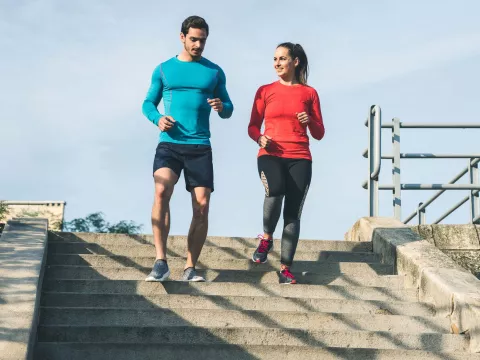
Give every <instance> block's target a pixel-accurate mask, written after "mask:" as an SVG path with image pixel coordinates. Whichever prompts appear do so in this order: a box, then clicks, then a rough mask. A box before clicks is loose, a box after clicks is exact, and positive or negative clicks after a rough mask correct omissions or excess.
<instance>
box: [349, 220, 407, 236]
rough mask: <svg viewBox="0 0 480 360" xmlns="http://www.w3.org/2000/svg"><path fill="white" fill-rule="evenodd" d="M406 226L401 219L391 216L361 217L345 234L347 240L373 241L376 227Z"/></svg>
mask: <svg viewBox="0 0 480 360" xmlns="http://www.w3.org/2000/svg"><path fill="white" fill-rule="evenodd" d="M399 227H406V225H405V224H403V223H402V222H401V221H398V220H395V219H394V218H389V217H380V216H378V217H363V218H360V219H359V220H358V221H357V222H356V223H355V224H354V225H353V226H352V227H351V228H350V230H349V231H348V232H347V233H346V234H345V239H344V240H345V241H360V242H362V241H371V240H372V234H373V231H374V230H375V229H376V228H399Z"/></svg>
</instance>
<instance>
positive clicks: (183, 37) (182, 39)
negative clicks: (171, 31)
mask: <svg viewBox="0 0 480 360" xmlns="http://www.w3.org/2000/svg"><path fill="white" fill-rule="evenodd" d="M180 41H181V42H183V43H185V35H184V34H183V32H181V33H180Z"/></svg>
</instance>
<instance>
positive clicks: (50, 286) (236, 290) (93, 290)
mask: <svg viewBox="0 0 480 360" xmlns="http://www.w3.org/2000/svg"><path fill="white" fill-rule="evenodd" d="M43 291H46V292H75V293H90V294H126V295H127V294H128V295H162V294H186V295H220V296H280V297H291V298H304V299H305V298H307V299H310V298H316V299H318V298H322V299H350V300H377V301H409V302H411V301H413V302H416V301H417V300H418V296H417V295H418V294H417V290H416V289H402V290H398V289H389V288H384V287H363V286H337V285H302V284H296V285H283V284H246V283H229V282H225V283H221V282H204V283H186V282H181V281H166V282H163V283H151V282H145V281H135V280H116V281H112V280H49V279H45V280H44V281H43Z"/></svg>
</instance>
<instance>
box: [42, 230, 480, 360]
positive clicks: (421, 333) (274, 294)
mask: <svg viewBox="0 0 480 360" xmlns="http://www.w3.org/2000/svg"><path fill="white" fill-rule="evenodd" d="M256 245H257V241H256V239H247V238H221V237H209V238H208V239H207V242H206V246H205V248H204V251H203V252H202V255H201V257H200V260H201V261H200V263H199V264H198V266H197V269H199V270H200V271H199V273H200V274H201V275H203V276H205V277H206V279H207V282H205V283H194V284H193V283H191V284H190V283H184V282H178V281H175V280H176V279H179V278H180V275H181V273H182V270H183V266H184V261H185V260H184V259H183V258H182V257H183V256H184V255H185V251H186V248H185V247H186V238H185V237H179V236H175V237H171V238H170V239H169V244H168V246H169V266H170V269H171V272H172V275H171V277H170V278H171V279H172V281H168V282H164V283H147V282H144V281H143V279H144V278H145V276H146V275H147V274H148V272H149V271H150V270H151V266H152V264H153V256H154V250H153V245H152V238H151V237H149V236H126V235H112V234H82V233H76V234H75V233H51V234H50V235H49V242H48V258H47V268H46V270H45V277H44V282H43V289H42V297H41V309H40V319H39V327H38V335H37V336H38V338H37V344H36V348H35V359H52V360H55V359H70V360H77V359H78V360H80V359H82V360H84V359H102V360H104V359H115V360H127V359H128V360H136V359H141V360H150V359H227V358H228V359H276V360H278V359H295V360H299V359H302V360H303V359H327V360H329V359H369V360H370V359H382V360H383V359H389V360H396V359H402V360H404V359H442V360H456V359H464V360H465V359H479V356H478V355H476V354H469V353H468V338H466V337H465V336H464V335H454V334H451V333H450V329H449V321H448V319H445V318H440V317H436V316H435V312H434V309H432V308H431V307H429V306H427V305H425V304H422V303H419V302H418V301H417V291H416V290H415V289H405V288H404V286H403V278H402V277H401V276H397V275H392V273H393V269H392V268H391V267H390V266H387V265H383V264H380V263H379V261H378V258H377V257H376V255H375V254H373V253H372V251H371V250H372V249H371V244H370V243H350V242H345V241H310V240H303V241H300V243H299V245H298V248H297V254H296V258H295V259H296V261H295V265H294V268H293V269H292V270H293V273H294V274H295V275H296V276H297V279H298V282H299V284H297V285H280V284H278V275H277V273H276V270H277V269H278V264H279V250H280V243H279V242H278V241H276V242H275V245H274V249H273V250H274V251H273V252H272V253H271V254H270V255H269V259H270V261H269V263H267V264H262V265H257V264H253V263H252V262H251V260H250V257H251V254H252V252H253V251H254V248H255V246H256ZM202 269H206V270H202Z"/></svg>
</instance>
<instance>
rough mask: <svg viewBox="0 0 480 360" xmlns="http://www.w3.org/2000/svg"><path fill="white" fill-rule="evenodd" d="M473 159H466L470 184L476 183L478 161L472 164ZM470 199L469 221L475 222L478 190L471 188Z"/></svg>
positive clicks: (477, 213)
mask: <svg viewBox="0 0 480 360" xmlns="http://www.w3.org/2000/svg"><path fill="white" fill-rule="evenodd" d="M473 160H475V159H468V177H469V180H470V185H477V184H478V162H477V163H475V164H473V165H472V162H473ZM469 200H470V219H471V223H474V222H475V219H476V218H477V216H478V215H479V210H480V209H479V198H478V191H475V190H471V191H470V194H469Z"/></svg>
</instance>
